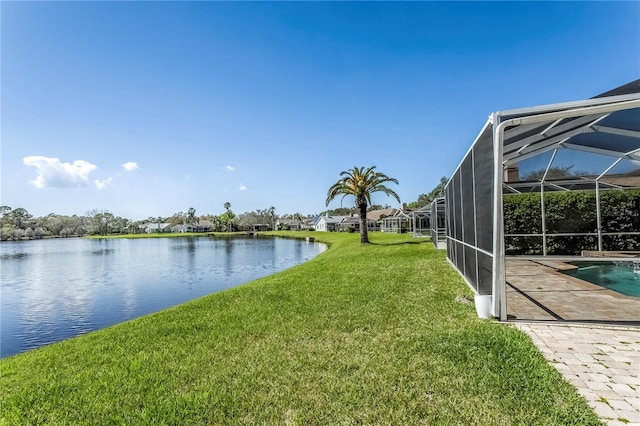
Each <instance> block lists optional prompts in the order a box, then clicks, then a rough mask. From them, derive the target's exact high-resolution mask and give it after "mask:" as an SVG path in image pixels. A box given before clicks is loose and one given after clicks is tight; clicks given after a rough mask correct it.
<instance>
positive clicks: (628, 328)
mask: <svg viewBox="0 0 640 426" xmlns="http://www.w3.org/2000/svg"><path fill="white" fill-rule="evenodd" d="M562 268H563V264H562V263H561V262H554V261H531V260H521V259H508V260H507V283H508V285H507V313H508V318H509V321H511V322H512V323H514V324H515V325H516V326H517V327H518V328H519V329H520V330H523V331H524V332H526V333H527V334H528V335H529V336H530V337H531V339H532V340H533V342H534V343H535V345H536V346H537V347H538V348H539V349H540V351H541V352H542V354H543V355H544V356H545V358H546V359H547V360H548V361H549V362H550V363H551V364H552V365H553V366H554V367H555V368H556V369H557V370H558V371H559V372H560V373H561V374H562V375H563V377H564V378H565V380H567V381H568V382H569V383H571V384H573V385H574V386H575V387H576V388H577V390H578V392H579V393H580V394H581V395H582V396H584V397H585V399H586V400H587V401H588V403H589V405H590V406H591V407H593V409H594V410H595V412H596V413H597V414H598V416H599V417H600V418H601V419H602V420H603V421H604V422H606V423H607V424H609V425H638V426H640V299H639V298H634V297H630V296H625V295H622V294H619V293H616V292H614V291H610V290H607V289H604V288H602V287H599V286H596V285H594V284H591V283H587V282H584V281H581V280H577V279H575V278H573V277H570V276H567V275H564V274H562V273H561V272H559V271H560V270H561V269H562Z"/></svg>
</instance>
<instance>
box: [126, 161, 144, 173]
mask: <svg viewBox="0 0 640 426" xmlns="http://www.w3.org/2000/svg"><path fill="white" fill-rule="evenodd" d="M122 168H123V169H125V170H126V171H128V172H130V171H132V170H135V169H139V168H140V167H138V163H136V162H135V161H128V162H126V163H124V164H123V165H122Z"/></svg>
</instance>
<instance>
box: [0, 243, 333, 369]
mask: <svg viewBox="0 0 640 426" xmlns="http://www.w3.org/2000/svg"><path fill="white" fill-rule="evenodd" d="M0 249H1V251H2V257H1V258H0V259H1V265H0V266H1V267H0V283H1V288H0V290H1V297H0V302H1V306H0V322H1V324H2V335H1V339H2V340H1V342H0V351H1V352H0V355H1V356H2V357H4V356H8V355H11V354H15V353H19V352H22V351H25V350H27V349H30V348H34V347H38V346H42V345H43V344H47V343H51V342H55V341H59V340H63V339H66V338H68V337H72V336H75V335H78V334H82V333H86V332H88V331H91V330H95V329H98V328H103V327H107V326H109V325H112V324H116V323H118V322H121V321H124V320H127V319H131V318H135V317H137V316H140V315H145V314H148V313H151V312H155V311H158V310H160V309H164V308H167V307H169V306H173V305H176V304H179V303H182V302H185V301H187V300H190V299H193V298H196V297H200V296H203V295H205V294H209V293H212V292H215V291H219V290H222V289H224V288H228V287H232V286H235V285H238V284H241V283H243V282H247V281H251V280H253V279H256V278H259V277H262V276H265V275H269V274H271V273H273V272H276V271H279V270H282V269H285V268H288V267H291V266H293V265H295V264H298V263H300V262H303V261H305V260H308V259H310V258H312V257H314V256H316V255H317V254H318V253H320V252H322V251H324V250H325V249H326V246H324V245H322V244H309V243H305V242H302V241H294V240H283V239H273V238H222V239H220V238H190V237H184V238H153V239H139V240H84V239H68V240H38V241H25V242H19V243H9V244H5V243H2V244H0Z"/></svg>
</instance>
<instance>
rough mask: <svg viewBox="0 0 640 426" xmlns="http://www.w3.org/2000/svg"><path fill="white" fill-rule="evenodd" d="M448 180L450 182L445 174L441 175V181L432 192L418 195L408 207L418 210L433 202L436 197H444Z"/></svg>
mask: <svg viewBox="0 0 640 426" xmlns="http://www.w3.org/2000/svg"><path fill="white" fill-rule="evenodd" d="M447 182H449V179H448V178H446V177H444V176H443V177H441V178H440V182H439V183H438V184H437V185H436V187H435V188H433V189H432V190H431V192H429V193H427V194H420V195H418V199H417V200H416V201H412V202H410V203H409V204H407V207H408V208H409V209H411V210H416V209H419V208H422V207H424V206H426V205H428V204H431V202H432V201H433V200H435V199H436V198H440V197H444V187H445V186H446V185H447Z"/></svg>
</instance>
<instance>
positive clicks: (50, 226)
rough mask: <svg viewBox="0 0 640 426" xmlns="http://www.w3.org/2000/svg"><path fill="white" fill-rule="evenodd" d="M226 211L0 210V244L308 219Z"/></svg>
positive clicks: (243, 227) (222, 228) (228, 206)
mask: <svg viewBox="0 0 640 426" xmlns="http://www.w3.org/2000/svg"><path fill="white" fill-rule="evenodd" d="M224 208H225V211H224V212H223V213H221V214H219V215H215V214H204V215H200V216H198V215H197V214H196V210H195V208H193V207H191V208H189V209H188V210H187V211H186V212H182V211H180V212H177V213H174V214H173V215H171V216H168V217H162V216H149V217H148V218H146V219H143V220H137V221H134V220H130V219H127V218H123V217H120V216H116V215H114V214H113V213H111V212H110V211H108V210H104V209H93V210H90V211H88V212H87V213H86V214H85V215H84V216H77V215H72V216H67V215H60V214H55V213H50V214H48V215H46V216H42V217H35V216H33V215H32V214H31V213H29V212H28V211H27V210H26V209H24V208H22V207H19V208H15V209H14V208H11V207H9V206H2V207H0V240H1V241H8V240H30V239H40V238H54V237H55V238H65V237H82V236H86V235H118V234H137V233H141V232H144V231H142V230H141V225H143V224H153V223H155V224H165V223H169V224H170V225H171V227H174V226H178V225H197V224H199V223H201V222H203V221H208V222H209V223H210V229H211V231H212V232H232V231H241V230H250V229H252V228H253V227H254V226H255V225H267V227H268V228H269V229H275V227H276V222H277V220H278V219H293V220H298V221H299V222H300V223H302V221H303V220H305V219H307V218H309V217H311V216H303V215H301V214H300V213H294V214H285V215H282V216H278V215H277V214H276V208H275V207H273V206H272V207H269V208H266V209H262V210H260V209H258V210H255V211H252V212H246V213H242V214H239V215H236V214H235V213H234V212H233V211H232V210H231V203H229V202H226V203H224Z"/></svg>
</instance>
